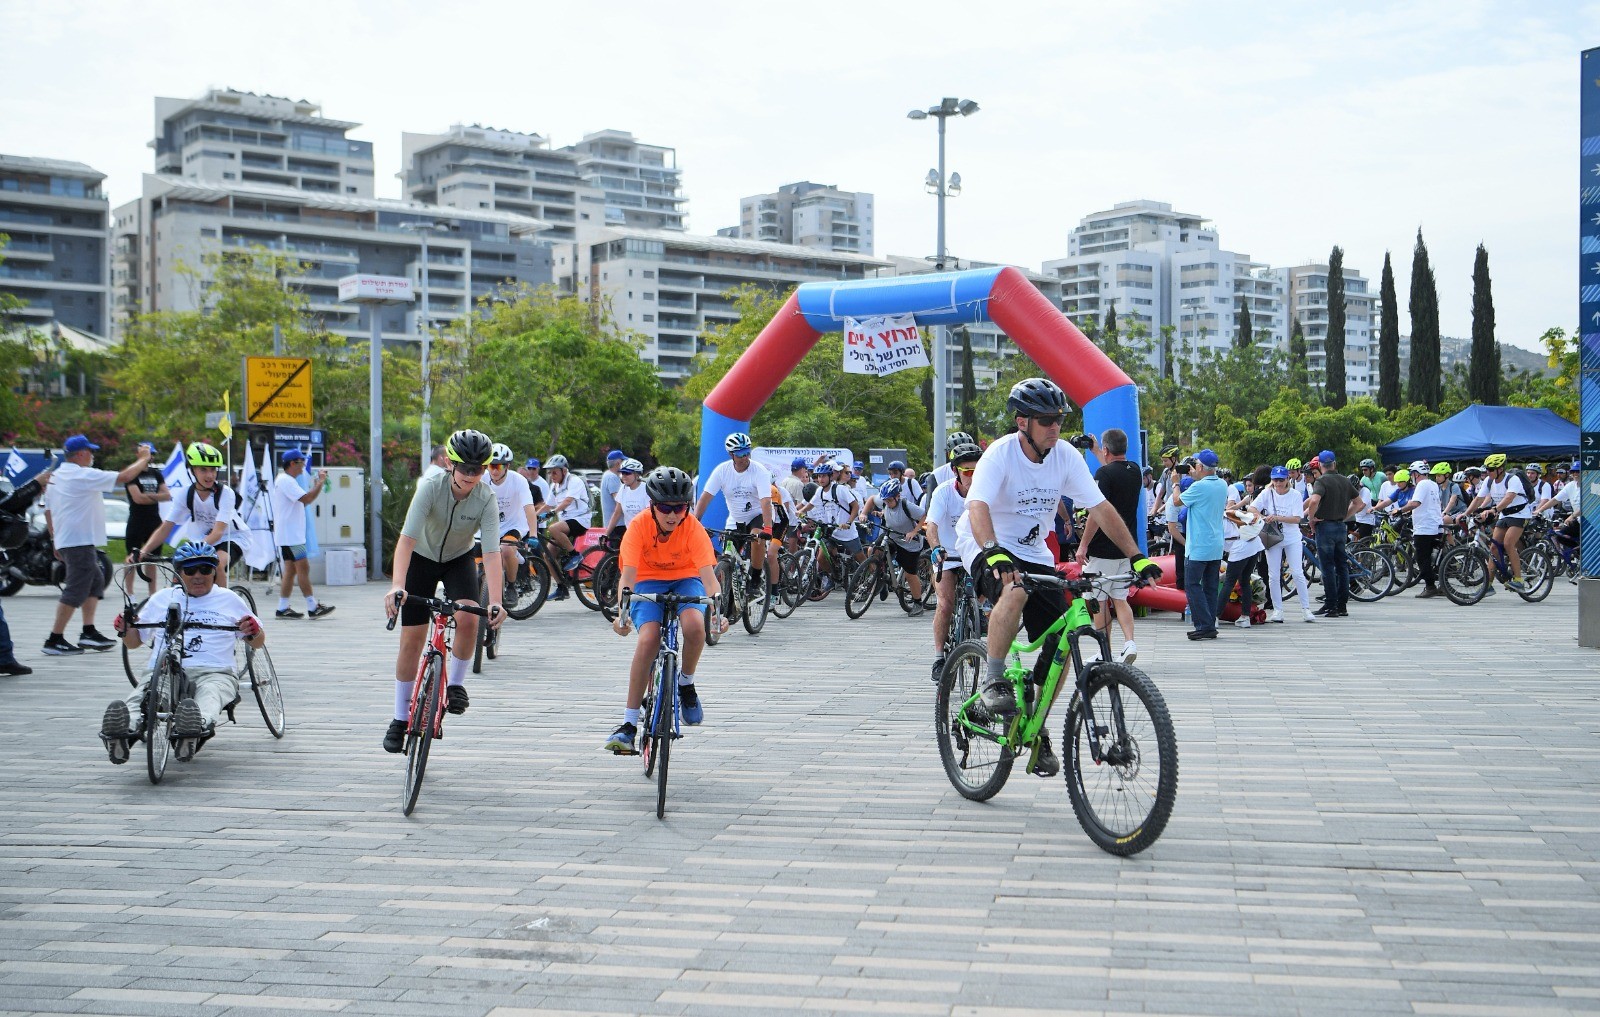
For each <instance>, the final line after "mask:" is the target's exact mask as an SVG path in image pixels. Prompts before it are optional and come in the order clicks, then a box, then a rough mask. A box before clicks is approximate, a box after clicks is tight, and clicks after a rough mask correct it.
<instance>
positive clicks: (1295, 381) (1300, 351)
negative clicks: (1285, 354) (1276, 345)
mask: <svg viewBox="0 0 1600 1017" xmlns="http://www.w3.org/2000/svg"><path fill="white" fill-rule="evenodd" d="M1289 384H1290V385H1291V386H1292V387H1293V388H1294V390H1295V391H1297V392H1305V391H1308V390H1309V389H1310V388H1311V371H1310V369H1309V368H1308V367H1307V366H1306V333H1305V330H1304V329H1302V328H1301V327H1300V319H1299V318H1295V319H1294V329H1293V330H1292V331H1291V332H1290V333H1289Z"/></svg>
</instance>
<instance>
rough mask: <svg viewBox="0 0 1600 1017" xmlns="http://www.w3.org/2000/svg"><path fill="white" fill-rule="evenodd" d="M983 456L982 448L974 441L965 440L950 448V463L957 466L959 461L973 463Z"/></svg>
mask: <svg viewBox="0 0 1600 1017" xmlns="http://www.w3.org/2000/svg"><path fill="white" fill-rule="evenodd" d="M982 458H983V449H981V448H979V447H978V446H977V444H976V443H974V442H970V441H965V442H962V443H961V444H960V445H957V446H956V447H955V448H953V449H951V450H950V465H951V466H957V465H960V464H961V463H975V462H977V461H978V460H979V459H982Z"/></svg>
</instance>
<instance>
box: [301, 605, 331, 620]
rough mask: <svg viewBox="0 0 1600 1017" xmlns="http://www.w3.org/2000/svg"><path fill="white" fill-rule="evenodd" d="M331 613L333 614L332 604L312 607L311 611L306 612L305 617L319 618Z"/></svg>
mask: <svg viewBox="0 0 1600 1017" xmlns="http://www.w3.org/2000/svg"><path fill="white" fill-rule="evenodd" d="M332 613H333V605H332V604H318V605H317V606H316V607H314V608H312V609H311V610H309V611H307V612H306V617H307V618H321V617H323V616H324V615H330V614H332Z"/></svg>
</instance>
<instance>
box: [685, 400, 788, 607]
mask: <svg viewBox="0 0 1600 1017" xmlns="http://www.w3.org/2000/svg"><path fill="white" fill-rule="evenodd" d="M722 447H723V448H725V449H727V451H728V461H727V462H725V463H718V464H717V466H716V469H714V470H712V471H711V473H710V474H709V475H708V476H707V477H706V481H705V489H704V490H702V491H701V492H700V497H699V498H698V499H696V500H695V503H694V517H695V518H696V519H703V518H705V514H706V509H707V508H708V507H710V505H711V499H712V498H713V497H715V496H716V495H719V494H720V495H722V500H723V502H724V503H726V504H727V506H728V528H729V529H731V530H733V531H735V532H737V533H751V534H754V535H755V538H756V539H754V540H752V541H751V542H750V578H751V580H752V581H755V580H758V579H759V578H760V577H759V576H758V575H757V567H758V566H757V563H759V562H761V561H762V560H764V559H766V560H767V581H768V582H769V583H771V584H772V585H774V586H776V585H777V582H778V566H777V553H776V548H774V553H773V554H771V555H768V554H767V541H768V540H769V539H770V538H771V537H772V471H770V470H768V469H767V468H766V467H765V466H762V465H761V464H760V463H758V462H753V461H752V460H751V458H750V453H751V451H752V450H753V448H754V445H753V443H752V442H751V441H750V436H749V435H748V434H745V433H744V432H743V431H735V432H734V433H733V434H730V435H728V437H727V440H726V441H724V442H723V443H722ZM757 520H759V521H760V522H759V523H758V522H757Z"/></svg>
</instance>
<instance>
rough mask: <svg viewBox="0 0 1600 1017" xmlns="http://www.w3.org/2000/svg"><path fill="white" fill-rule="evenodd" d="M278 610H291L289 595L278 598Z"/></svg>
mask: <svg viewBox="0 0 1600 1017" xmlns="http://www.w3.org/2000/svg"><path fill="white" fill-rule="evenodd" d="M278 610H280V611H287V610H289V598H288V597H279V598H278Z"/></svg>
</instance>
